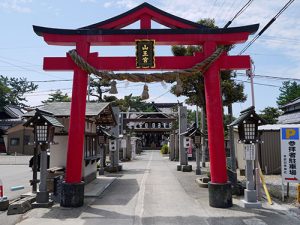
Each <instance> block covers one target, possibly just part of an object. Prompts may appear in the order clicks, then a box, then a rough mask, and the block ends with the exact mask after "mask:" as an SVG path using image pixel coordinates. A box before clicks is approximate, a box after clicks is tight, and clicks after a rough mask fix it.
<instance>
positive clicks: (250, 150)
mask: <svg viewBox="0 0 300 225" xmlns="http://www.w3.org/2000/svg"><path fill="white" fill-rule="evenodd" d="M244 150H245V152H244V159H245V160H255V145H252V144H245V145H244Z"/></svg>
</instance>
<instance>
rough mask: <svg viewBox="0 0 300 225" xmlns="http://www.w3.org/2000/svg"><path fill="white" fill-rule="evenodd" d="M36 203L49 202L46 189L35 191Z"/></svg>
mask: <svg viewBox="0 0 300 225" xmlns="http://www.w3.org/2000/svg"><path fill="white" fill-rule="evenodd" d="M36 202H37V203H48V202H49V192H48V191H38V192H37V193H36Z"/></svg>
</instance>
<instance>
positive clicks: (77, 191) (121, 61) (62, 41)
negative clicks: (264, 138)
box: [34, 3, 258, 207]
mask: <svg viewBox="0 0 300 225" xmlns="http://www.w3.org/2000/svg"><path fill="white" fill-rule="evenodd" d="M138 20H140V28H141V29H136V30H130V29H120V28H123V27H124V26H126V25H128V24H130V23H133V22H135V21H138ZM151 20H154V21H158V22H160V23H161V24H164V25H167V26H169V27H170V28H172V29H151ZM257 29H258V25H257V24H256V25H250V26H244V27H234V28H226V29H223V28H221V29H218V28H215V29H212V28H208V27H205V26H202V25H199V24H197V23H193V22H191V21H187V20H184V19H182V18H179V17H176V16H174V15H171V14H169V13H166V12H164V11H162V10H160V9H158V8H155V7H154V6H151V5H149V4H148V3H143V4H141V5H140V6H138V7H136V8H134V9H132V10H130V11H128V12H126V13H124V14H122V15H119V16H117V17H114V18H111V19H108V20H106V21H103V22H100V23H97V24H93V25H90V26H87V27H83V28H80V29H74V30H70V29H53V28H45V27H37V26H34V31H35V32H36V33H37V34H38V35H40V36H42V37H43V38H44V40H45V41H46V42H47V43H48V44H51V45H62V46H75V47H76V50H77V53H78V54H79V55H80V56H81V57H82V58H83V59H84V60H86V61H87V62H88V63H89V64H90V65H92V66H94V67H95V68H97V69H99V70H111V71H119V70H140V69H137V68H136V67H135V58H134V57H99V56H98V54H97V53H90V46H95V45H98V46H112V45H134V44H135V40H137V39H144V38H147V39H153V40H155V43H156V45H175V44H177V45H191V44H194V45H202V46H203V53H197V54H196V55H195V56H182V57H156V67H155V68H154V69H156V70H171V69H172V70H178V69H179V70H180V69H187V68H190V67H192V66H194V65H195V64H196V63H198V62H200V61H202V60H203V59H205V58H207V57H208V56H210V55H211V54H212V53H213V52H214V51H215V50H216V48H217V46H219V45H232V44H237V43H242V42H245V41H246V40H247V39H248V36H249V35H250V34H252V33H254V32H256V31H257ZM250 67H251V64H250V57H249V56H228V55H227V53H223V55H221V57H220V58H219V59H217V60H216V61H215V62H214V63H213V64H212V65H211V66H210V68H209V69H208V70H207V71H206V72H205V74H204V82H205V94H206V110H207V121H208V123H207V125H208V138H209V152H210V169H211V183H210V185H209V200H210V205H211V206H213V207H230V206H231V205H232V199H231V187H230V184H229V183H228V182H227V173H226V158H225V147H224V131H223V118H222V117H223V113H222V99H221V90H220V76H219V73H220V70H233V69H249V68H250ZM44 69H45V70H49V71H55V70H60V71H74V78H73V90H72V104H71V119H70V127H69V139H68V153H67V167H66V178H65V183H64V184H63V195H62V201H61V205H62V206H66V207H78V206H81V205H82V204H83V184H82V182H81V165H82V155H83V154H82V151H83V139H84V124H85V123H84V121H85V120H84V118H85V104H86V92H87V80H88V74H87V72H85V71H83V70H81V69H80V68H78V67H77V65H75V63H74V62H73V61H72V60H71V59H70V57H69V56H66V57H45V58H44ZM74 196H75V197H74Z"/></svg>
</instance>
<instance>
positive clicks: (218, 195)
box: [208, 182, 232, 208]
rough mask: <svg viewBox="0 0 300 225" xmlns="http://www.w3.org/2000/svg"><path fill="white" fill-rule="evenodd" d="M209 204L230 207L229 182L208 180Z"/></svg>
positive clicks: (216, 206) (215, 206)
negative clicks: (220, 182)
mask: <svg viewBox="0 0 300 225" xmlns="http://www.w3.org/2000/svg"><path fill="white" fill-rule="evenodd" d="M208 195H209V205H210V206H211V207H214V208H229V207H232V194H231V183H230V182H227V183H225V184H219V183H212V182H208Z"/></svg>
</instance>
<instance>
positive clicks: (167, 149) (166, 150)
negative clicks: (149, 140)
mask: <svg viewBox="0 0 300 225" xmlns="http://www.w3.org/2000/svg"><path fill="white" fill-rule="evenodd" d="M160 153H161V154H168V153H169V146H168V145H163V146H162V147H161V149H160Z"/></svg>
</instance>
